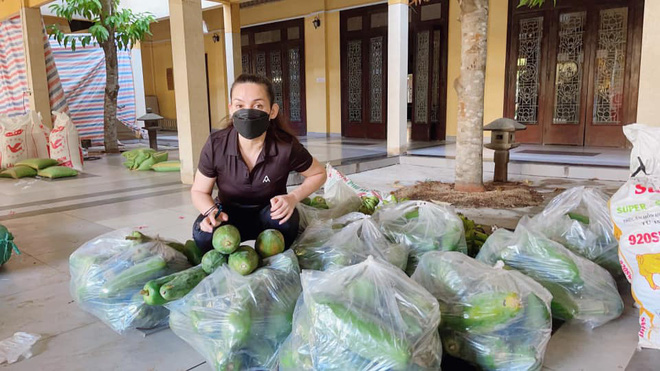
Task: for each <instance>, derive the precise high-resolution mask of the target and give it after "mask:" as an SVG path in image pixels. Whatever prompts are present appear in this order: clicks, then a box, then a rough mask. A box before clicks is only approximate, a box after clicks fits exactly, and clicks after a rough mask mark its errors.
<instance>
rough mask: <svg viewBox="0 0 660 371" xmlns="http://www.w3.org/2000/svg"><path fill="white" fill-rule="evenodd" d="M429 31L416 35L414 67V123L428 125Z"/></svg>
mask: <svg viewBox="0 0 660 371" xmlns="http://www.w3.org/2000/svg"><path fill="white" fill-rule="evenodd" d="M429 36H430V31H422V32H420V33H418V34H417V50H416V53H417V65H416V66H415V97H414V101H415V122H416V123H418V124H426V123H428V94H429V92H428V90H429Z"/></svg>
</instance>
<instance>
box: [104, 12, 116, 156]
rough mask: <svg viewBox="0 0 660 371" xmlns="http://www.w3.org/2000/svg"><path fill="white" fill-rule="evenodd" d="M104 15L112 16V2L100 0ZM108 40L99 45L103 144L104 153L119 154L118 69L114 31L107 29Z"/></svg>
mask: <svg viewBox="0 0 660 371" xmlns="http://www.w3.org/2000/svg"><path fill="white" fill-rule="evenodd" d="M101 5H102V8H103V13H104V14H113V13H114V12H115V9H114V1H113V0H102V1H101ZM108 32H109V36H108V39H107V40H106V41H105V42H104V43H102V44H101V47H103V53H104V54H105V97H104V99H103V143H104V144H105V152H106V153H119V145H118V144H117V95H118V94H119V68H118V62H117V46H116V45H115V30H114V28H113V29H108Z"/></svg>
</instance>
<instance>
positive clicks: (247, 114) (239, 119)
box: [232, 108, 270, 139]
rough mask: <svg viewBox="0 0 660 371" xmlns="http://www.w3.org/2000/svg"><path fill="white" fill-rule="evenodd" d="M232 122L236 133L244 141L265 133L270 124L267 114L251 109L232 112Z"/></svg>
mask: <svg viewBox="0 0 660 371" xmlns="http://www.w3.org/2000/svg"><path fill="white" fill-rule="evenodd" d="M232 120H233V122H234V127H235V128H236V130H237V131H238V133H239V134H240V135H241V136H242V137H244V138H246V139H254V138H257V137H258V136H260V135H261V134H263V133H265V132H266V130H268V124H269V123H270V117H269V115H268V113H266V112H264V111H261V110H258V109H251V108H244V109H241V110H238V111H236V112H234V115H233V116H232Z"/></svg>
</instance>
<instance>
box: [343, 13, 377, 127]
mask: <svg viewBox="0 0 660 371" xmlns="http://www.w3.org/2000/svg"><path fill="white" fill-rule="evenodd" d="M340 38H341V42H340V44H341V46H340V47H341V56H340V58H341V99H342V105H341V106H342V108H341V117H342V135H343V136H346V137H352V138H371V139H385V138H386V137H387V5H386V4H382V5H374V6H369V7H364V8H358V9H351V10H345V11H342V12H341V14H340Z"/></svg>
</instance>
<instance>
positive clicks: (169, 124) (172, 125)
mask: <svg viewBox="0 0 660 371" xmlns="http://www.w3.org/2000/svg"><path fill="white" fill-rule="evenodd" d="M161 125H162V127H163V130H172V131H177V126H176V119H168V118H164V119H163V121H162V122H161Z"/></svg>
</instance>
